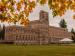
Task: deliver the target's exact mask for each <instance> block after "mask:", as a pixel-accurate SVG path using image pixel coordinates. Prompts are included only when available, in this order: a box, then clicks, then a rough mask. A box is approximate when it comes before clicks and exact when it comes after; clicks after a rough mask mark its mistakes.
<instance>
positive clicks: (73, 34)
mask: <svg viewBox="0 0 75 56" xmlns="http://www.w3.org/2000/svg"><path fill="white" fill-rule="evenodd" d="M71 33H72V40H73V41H74V42H75V31H74V29H73V28H72V30H71Z"/></svg>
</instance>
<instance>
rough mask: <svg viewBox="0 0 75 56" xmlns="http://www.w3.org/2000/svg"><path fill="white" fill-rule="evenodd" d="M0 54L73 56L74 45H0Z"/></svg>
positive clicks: (74, 54) (74, 52)
mask: <svg viewBox="0 0 75 56" xmlns="http://www.w3.org/2000/svg"><path fill="white" fill-rule="evenodd" d="M0 56H75V46H58V45H51V46H46V45H45V46H44V45H43V46H41V45H40V46H39V45H36V46H33V45H32V46H16V45H0Z"/></svg>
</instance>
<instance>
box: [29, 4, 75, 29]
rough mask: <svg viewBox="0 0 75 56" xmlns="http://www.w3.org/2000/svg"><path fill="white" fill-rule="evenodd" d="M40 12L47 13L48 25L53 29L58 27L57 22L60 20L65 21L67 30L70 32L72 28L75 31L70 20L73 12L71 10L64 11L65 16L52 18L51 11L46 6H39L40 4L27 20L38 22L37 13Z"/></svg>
mask: <svg viewBox="0 0 75 56" xmlns="http://www.w3.org/2000/svg"><path fill="white" fill-rule="evenodd" d="M40 10H44V11H47V12H48V13H49V25H51V26H55V27H59V24H58V23H59V22H60V20H61V19H63V18H64V19H65V21H66V22H67V25H68V27H67V28H68V29H69V30H71V29H72V28H74V29H75V20H74V19H72V17H73V15H74V12H73V11H71V10H68V11H66V13H65V15H63V16H62V17H60V16H56V17H54V18H53V16H52V10H50V9H49V7H48V5H47V4H45V5H43V6H41V5H40V4H38V5H37V6H36V7H35V9H34V10H33V12H32V13H31V14H30V15H29V19H30V20H31V21H32V20H38V19H39V12H40Z"/></svg>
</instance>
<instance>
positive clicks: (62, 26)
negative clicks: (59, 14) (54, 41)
mask: <svg viewBox="0 0 75 56" xmlns="http://www.w3.org/2000/svg"><path fill="white" fill-rule="evenodd" d="M59 25H60V27H61V28H67V23H66V21H65V20H64V19H62V20H61V21H60V23H59Z"/></svg>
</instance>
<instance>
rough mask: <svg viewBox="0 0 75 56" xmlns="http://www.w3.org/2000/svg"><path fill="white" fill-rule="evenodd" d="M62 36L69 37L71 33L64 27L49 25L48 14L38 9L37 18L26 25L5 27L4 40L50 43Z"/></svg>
mask: <svg viewBox="0 0 75 56" xmlns="http://www.w3.org/2000/svg"><path fill="white" fill-rule="evenodd" d="M63 38H71V34H70V33H69V32H68V31H67V29H64V28H58V27H53V26H49V16H48V13H47V12H45V11H42V10H41V11H40V17H39V20H34V21H30V23H29V25H28V26H27V27H24V26H17V25H13V26H7V27H5V38H4V40H5V41H8V42H13V43H15V44H26V45H28V44H50V43H59V42H60V41H59V40H61V39H63Z"/></svg>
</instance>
